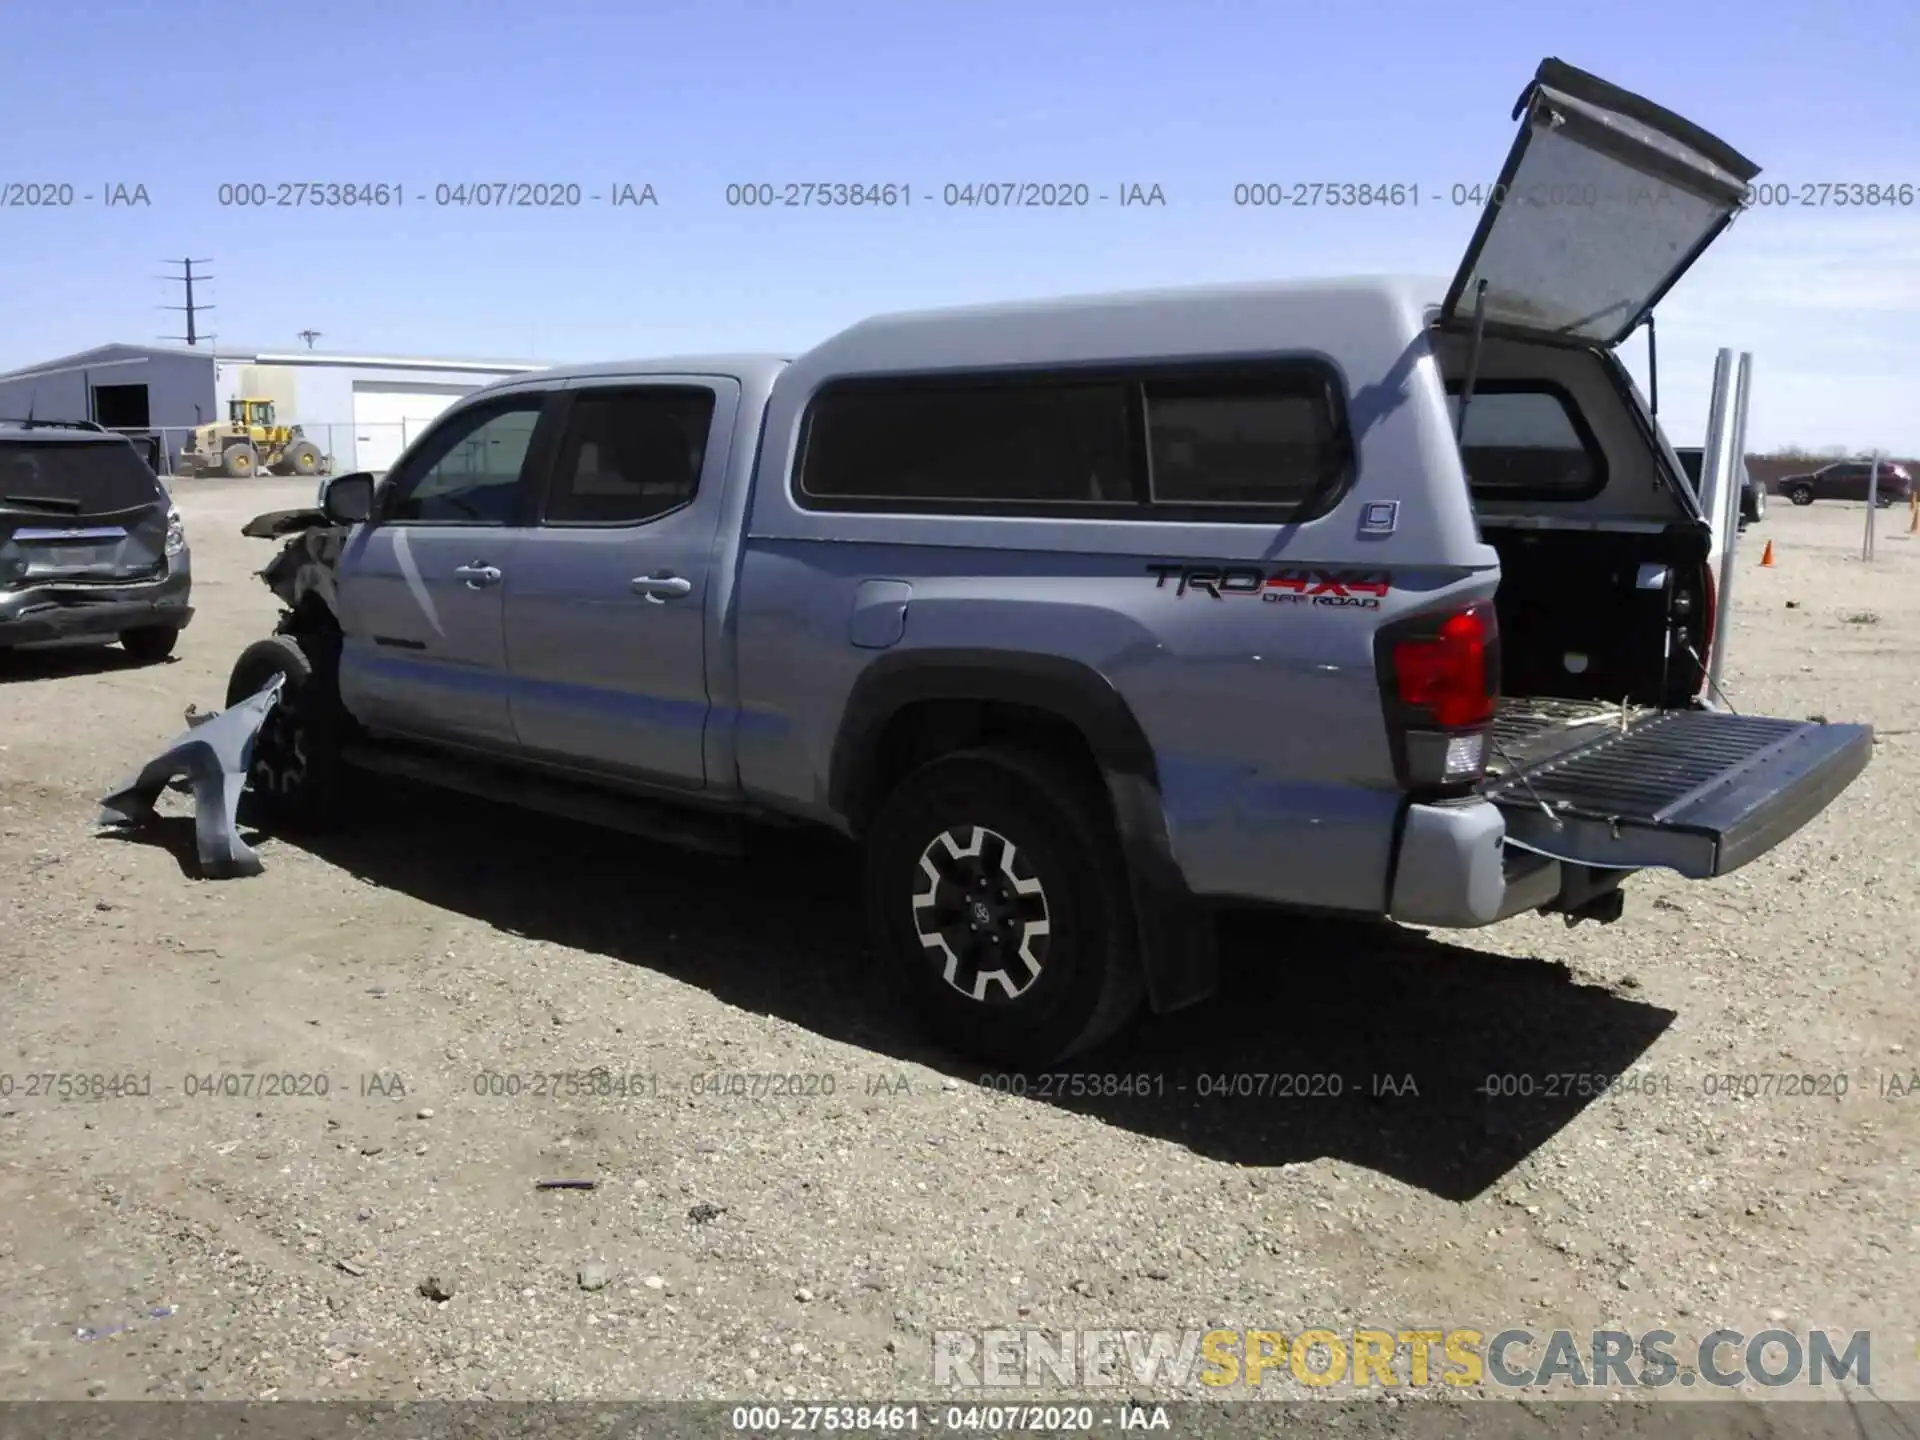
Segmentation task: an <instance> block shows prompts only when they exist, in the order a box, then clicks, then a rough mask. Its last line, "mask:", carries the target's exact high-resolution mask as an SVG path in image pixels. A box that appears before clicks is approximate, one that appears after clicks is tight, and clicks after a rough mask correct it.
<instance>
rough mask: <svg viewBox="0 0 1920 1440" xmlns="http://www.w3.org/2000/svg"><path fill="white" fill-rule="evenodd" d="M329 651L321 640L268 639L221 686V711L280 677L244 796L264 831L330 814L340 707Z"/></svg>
mask: <svg viewBox="0 0 1920 1440" xmlns="http://www.w3.org/2000/svg"><path fill="white" fill-rule="evenodd" d="M334 651H335V647H334V646H333V645H331V644H330V643H329V642H328V637H326V636H318V635H315V636H308V635H272V636H269V637H268V638H267V639H265V640H256V641H255V642H254V643H253V644H251V645H249V646H248V647H247V648H246V649H245V650H242V651H241V652H240V658H239V659H238V660H236V661H235V662H234V666H233V674H232V676H231V677H230V678H229V679H228V681H227V705H228V706H229V707H232V706H234V705H238V704H239V703H240V702H241V701H243V700H245V699H247V698H248V697H249V696H251V695H256V694H258V693H259V692H260V690H261V689H262V688H263V687H264V686H266V685H267V684H268V683H269V682H270V681H271V680H272V679H273V677H274V676H275V675H284V676H286V680H285V683H283V684H282V686H281V687H280V698H279V700H278V701H277V702H276V703H275V705H274V707H273V709H271V710H269V711H268V712H267V718H266V720H265V722H264V723H262V725H261V726H260V733H259V736H258V737H257V738H256V739H255V741H254V746H253V763H252V764H251V765H250V766H249V767H248V770H247V792H248V794H249V795H250V796H251V797H252V800H253V804H254V806H255V807H256V808H257V809H258V811H259V812H260V817H261V818H262V819H263V820H265V821H267V822H268V823H270V824H285V825H296V826H297V825H314V824H319V823H322V822H324V821H326V820H328V819H330V818H331V817H332V815H333V814H334V813H335V805H334V800H335V795H336V792H337V790H338V787H339V783H340V758H339V757H340V740H341V735H342V730H343V722H344V720H345V717H346V712H345V711H344V710H343V709H342V708H341V705H340V692H339V687H338V684H337V681H336V672H335V666H336V664H337V656H336V655H335V653H334Z"/></svg>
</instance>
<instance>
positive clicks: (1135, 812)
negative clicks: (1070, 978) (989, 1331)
mask: <svg viewBox="0 0 1920 1440" xmlns="http://www.w3.org/2000/svg"><path fill="white" fill-rule="evenodd" d="M1106 781H1107V796H1108V798H1109V799H1110V800H1111V801H1112V802H1113V813H1114V819H1115V821H1116V822H1117V823H1118V825H1119V830H1120V843H1121V847H1122V849H1123V850H1124V852H1125V854H1126V859H1127V871H1128V876H1129V878H1130V879H1131V880H1132V882H1133V906H1134V915H1135V917H1136V920H1137V923H1138V925H1139V931H1140V966H1141V969H1142V971H1143V972H1144V975H1143V978H1144V979H1145V981H1146V986H1147V1004H1148V1005H1149V1007H1150V1008H1151V1009H1152V1010H1153V1013H1154V1014H1156V1015H1165V1014H1168V1013H1170V1012H1171V1011H1174V1010H1184V1009H1185V1008H1186V1007H1187V1006H1189V1005H1197V1004H1199V1003H1200V1002H1201V1001H1203V1000H1206V999H1209V998H1211V997H1212V995H1213V994H1214V992H1215V991H1217V990H1218V989H1219V988H1220V946H1219V941H1218V939H1217V934H1216V931H1215V928H1214V925H1213V921H1212V917H1211V916H1210V915H1208V914H1206V913H1204V912H1203V911H1202V909H1201V907H1200V906H1199V905H1198V904H1197V903H1196V902H1195V901H1194V900H1193V899H1192V897H1191V896H1190V895H1189V894H1188V892H1187V888H1186V884H1185V882H1184V880H1183V879H1182V878H1181V875H1180V869H1179V867H1178V866H1177V865H1176V864H1175V863H1174V860H1173V847H1172V844H1171V842H1170V840H1169V839H1168V836H1167V826H1166V818H1165V812H1164V810H1163V809H1162V806H1161V803H1160V795H1159V792H1158V791H1157V790H1155V789H1154V786H1153V783H1152V782H1151V781H1150V780H1148V779H1146V778H1145V777H1144V776H1139V775H1127V774H1121V773H1119V772H1117V771H1112V770H1109V771H1108V772H1107V774H1106Z"/></svg>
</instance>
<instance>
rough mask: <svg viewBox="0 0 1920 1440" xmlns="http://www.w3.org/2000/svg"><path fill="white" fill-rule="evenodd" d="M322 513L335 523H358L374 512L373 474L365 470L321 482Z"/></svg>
mask: <svg viewBox="0 0 1920 1440" xmlns="http://www.w3.org/2000/svg"><path fill="white" fill-rule="evenodd" d="M320 513H321V514H323V515H325V516H326V517H327V519H328V520H330V521H331V522H332V523H334V524H335V525H358V524H360V523H361V522H362V521H364V520H365V519H366V518H367V517H368V516H369V515H371V514H372V513H373V476H372V475H371V474H370V473H369V472H367V471H364V470H361V471H356V472H355V473H353V474H351V475H334V476H330V477H328V478H327V479H326V480H324V481H322V482H321V484H320Z"/></svg>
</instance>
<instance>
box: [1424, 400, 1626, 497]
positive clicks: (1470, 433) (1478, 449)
mask: <svg viewBox="0 0 1920 1440" xmlns="http://www.w3.org/2000/svg"><path fill="white" fill-rule="evenodd" d="M1447 410H1448V414H1449V415H1450V417H1451V418H1452V419H1453V422H1454V425H1455V427H1456V428H1458V426H1459V417H1460V396H1459V393H1458V391H1455V392H1454V393H1452V394H1449V395H1448V397H1447ZM1460 451H1461V458H1462V459H1463V461H1464V462H1465V464H1466V469H1467V480H1468V483H1469V484H1470V486H1471V487H1472V490H1473V493H1474V494H1475V495H1477V496H1480V497H1481V498H1483V499H1487V500H1559V501H1573V500H1589V499H1592V498H1593V497H1594V496H1595V495H1597V494H1599V493H1600V492H1601V491H1602V490H1603V489H1605V488H1606V484H1607V464H1606V457H1605V456H1604V455H1603V454H1602V453H1601V451H1600V444H1599V442H1598V441H1597V440H1596V439H1595V438H1594V435H1593V432H1592V431H1591V430H1590V429H1589V428H1588V427H1587V423H1586V421H1585V420H1584V419H1583V418H1582V417H1581V415H1580V412H1579V410H1578V409H1577V408H1575V406H1574V404H1573V402H1572V400H1571V399H1569V398H1568V397H1567V396H1566V395H1565V394H1563V393H1562V392H1561V391H1559V390H1557V389H1553V388H1551V387H1547V386H1526V387H1521V386H1499V385H1496V386H1486V387H1475V389H1474V392H1473V400H1472V403H1470V404H1469V405H1468V406H1467V427H1466V430H1465V432H1464V433H1463V434H1462V435H1461V437H1460Z"/></svg>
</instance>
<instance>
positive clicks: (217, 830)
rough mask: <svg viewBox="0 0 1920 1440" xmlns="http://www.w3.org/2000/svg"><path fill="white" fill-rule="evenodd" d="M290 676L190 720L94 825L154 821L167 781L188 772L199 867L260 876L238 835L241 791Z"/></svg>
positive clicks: (219, 875) (217, 876)
mask: <svg viewBox="0 0 1920 1440" xmlns="http://www.w3.org/2000/svg"><path fill="white" fill-rule="evenodd" d="M286 678H287V677H286V676H285V675H275V676H274V677H273V679H272V680H270V681H268V682H267V684H266V685H265V686H263V687H262V688H261V689H260V690H259V691H258V692H256V693H255V694H253V695H251V696H249V697H248V698H247V699H245V700H243V701H241V702H240V703H239V704H238V705H233V706H229V707H228V708H227V709H225V710H223V711H221V712H220V713H219V714H217V715H204V716H200V715H195V716H189V717H188V721H187V724H188V729H187V730H186V732H185V733H184V734H181V735H178V736H175V737H174V739H173V741H172V743H171V744H169V745H168V746H167V748H166V749H165V750H163V751H162V752H161V753H160V754H159V755H158V756H156V757H155V758H154V759H153V760H151V761H149V762H148V763H147V764H146V765H145V766H144V767H143V768H142V769H141V771H140V773H139V774H137V775H135V776H134V777H133V778H132V779H131V780H129V781H127V783H126V784H124V785H122V786H121V787H120V788H119V789H118V790H115V791H114V792H113V793H112V794H111V795H108V796H107V797H106V798H105V799H104V800H102V801H101V802H100V806H101V808H100V815H99V818H98V819H97V820H96V821H95V823H96V824H98V825H101V826H104V827H108V828H114V827H119V826H138V825H144V824H147V823H149V822H150V821H152V820H153V818H154V808H153V806H154V801H156V800H158V799H159V798H160V792H161V791H162V790H164V789H166V787H167V782H168V781H170V780H173V779H174V778H176V777H184V778H185V779H186V780H187V781H188V782H189V783H190V784H191V785H192V786H193V805H194V813H193V835H194V842H195V845H196V848H197V849H198V850H199V853H200V871H201V874H202V875H203V876H205V877H206V878H207V879H209V880H226V879H233V878H235V877H238V876H242V875H258V874H259V873H260V871H261V869H262V866H261V864H260V857H259V856H258V855H256V854H255V853H254V852H253V850H252V848H251V847H250V846H248V845H247V843H246V842H245V841H243V840H242V839H241V838H240V823H239V809H240V793H241V791H242V790H244V789H245V788H246V784H247V771H248V769H249V768H250V767H251V766H252V763H253V745H254V741H255V740H256V739H257V738H258V737H259V734H260V726H261V725H262V723H264V722H265V720H266V718H267V712H268V711H270V710H272V709H273V707H274V705H275V704H276V703H277V702H278V701H279V699H280V687H281V685H283V684H284V683H285V682H286Z"/></svg>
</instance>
